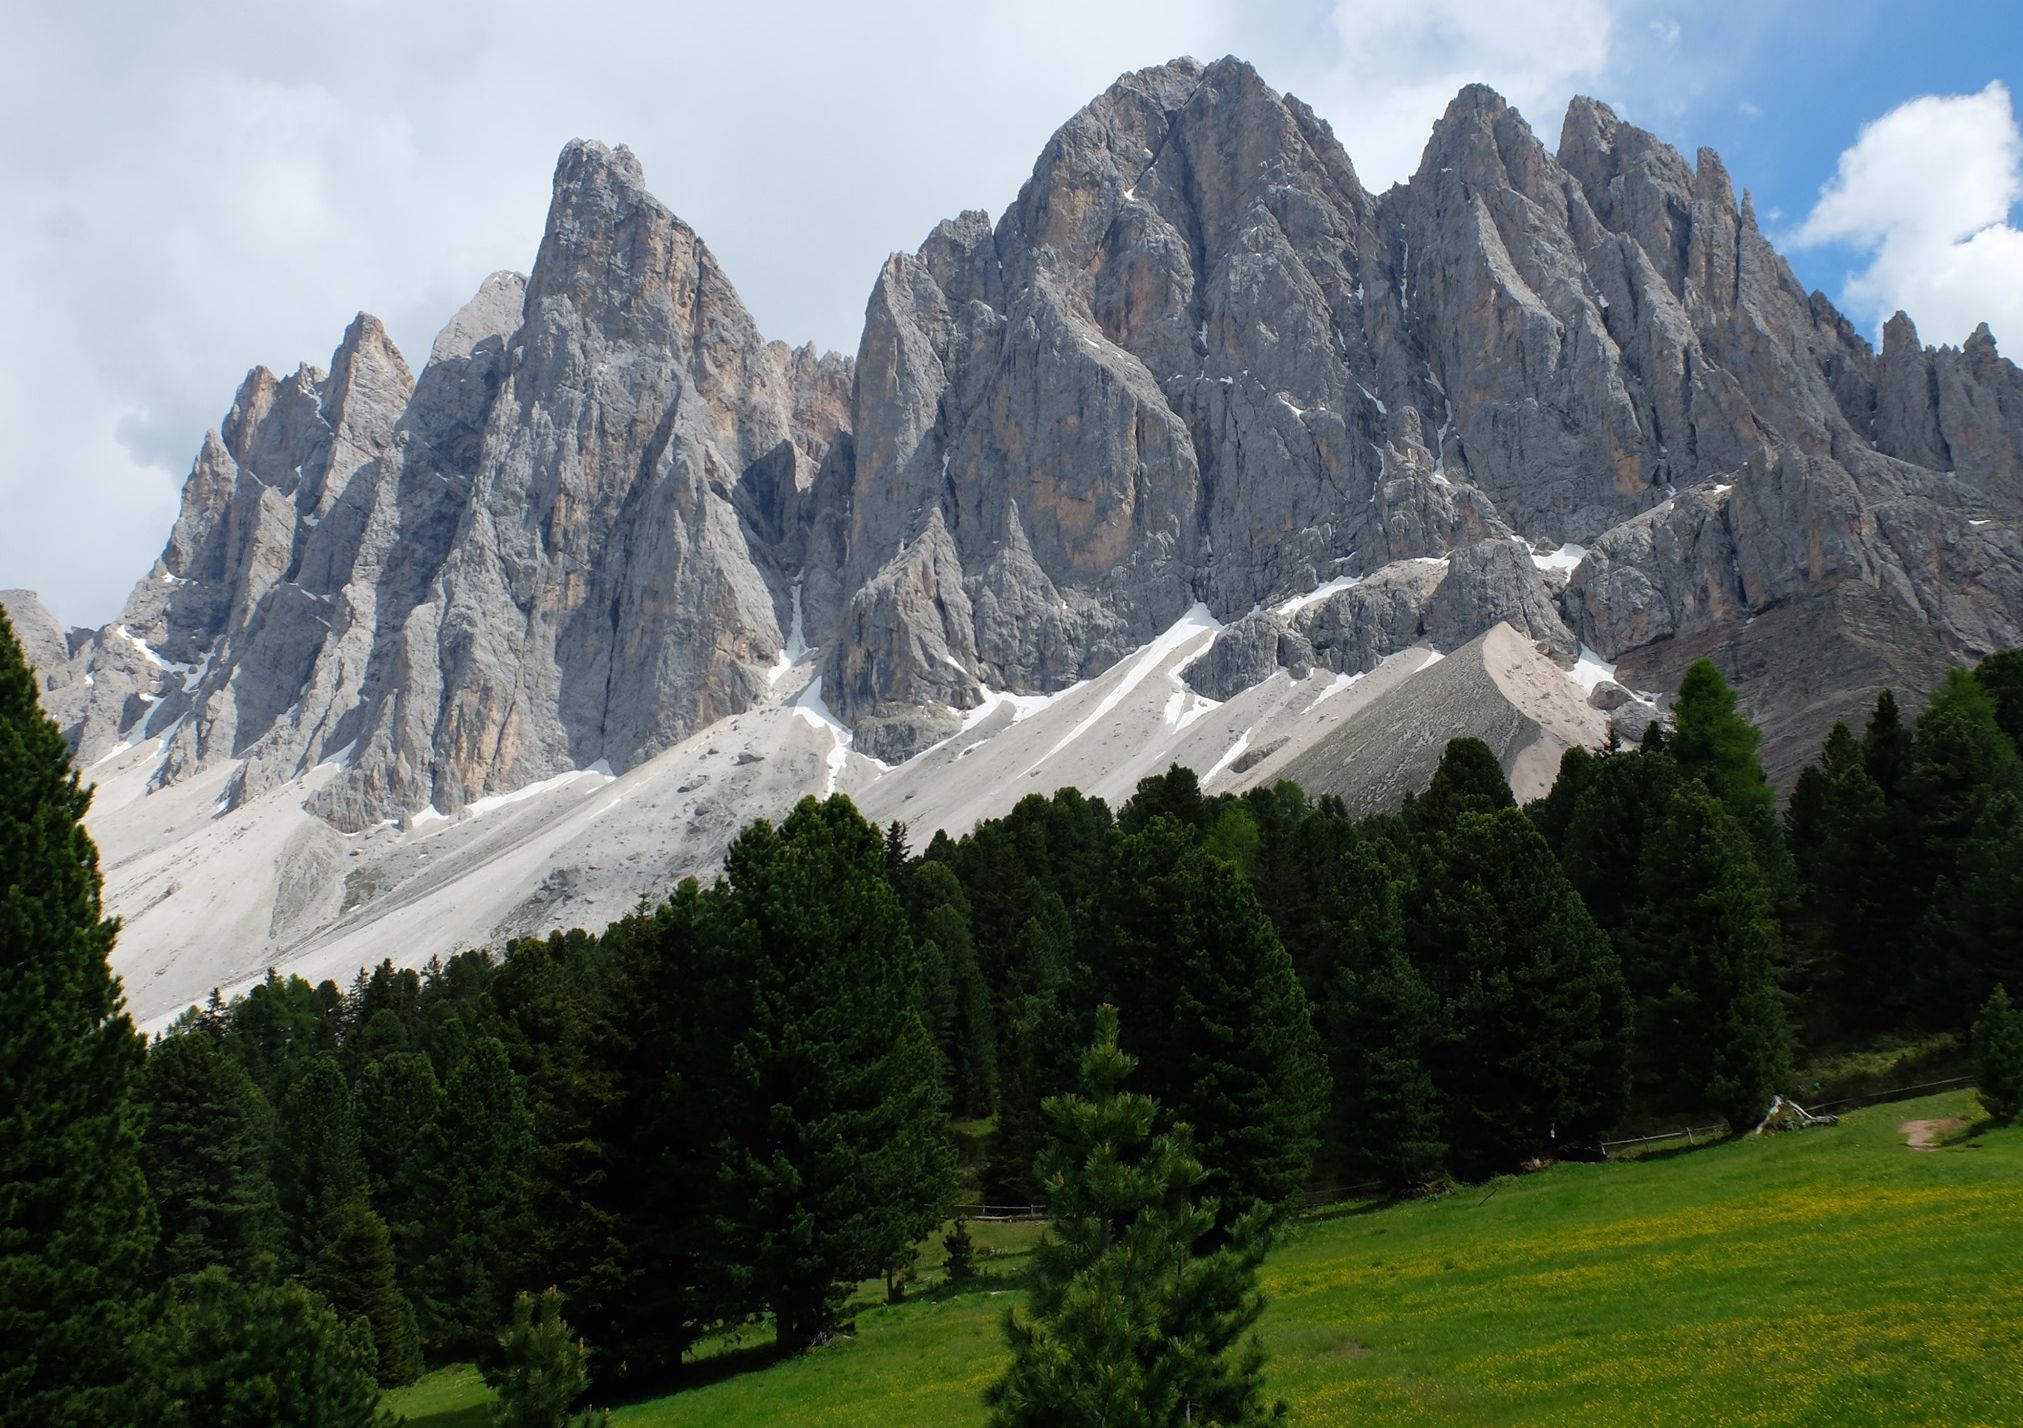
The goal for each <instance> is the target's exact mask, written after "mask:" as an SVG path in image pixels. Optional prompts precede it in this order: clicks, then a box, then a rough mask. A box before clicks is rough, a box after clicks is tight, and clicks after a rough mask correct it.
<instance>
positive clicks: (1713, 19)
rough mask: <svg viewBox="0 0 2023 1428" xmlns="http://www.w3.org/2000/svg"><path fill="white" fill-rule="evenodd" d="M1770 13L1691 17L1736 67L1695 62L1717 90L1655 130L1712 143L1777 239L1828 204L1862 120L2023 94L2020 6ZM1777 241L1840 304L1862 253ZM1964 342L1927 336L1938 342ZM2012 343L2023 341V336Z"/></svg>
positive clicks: (1692, 39) (1693, 30) (1875, 3)
mask: <svg viewBox="0 0 2023 1428" xmlns="http://www.w3.org/2000/svg"><path fill="white" fill-rule="evenodd" d="M1760 9H1761V11H1762V14H1761V15H1760V16H1758V17H1757V18H1756V19H1755V20H1753V21H1745V20H1741V19H1738V18H1736V17H1734V16H1723V15H1721V14H1719V13H1718V12H1716V13H1714V14H1712V15H1709V16H1706V17H1705V18H1702V19H1700V20H1697V21H1696V20H1695V19H1693V18H1692V17H1691V16H1690V15H1689V14H1686V13H1684V12H1683V10H1682V14H1681V20H1680V23H1681V25H1682V27H1683V28H1684V29H1685V31H1686V37H1687V42H1688V43H1689V44H1693V45H1695V46H1706V47H1707V48H1709V49H1712V50H1719V49H1720V48H1722V47H1723V46H1724V45H1727V44H1729V43H1733V44H1734V49H1733V51H1732V53H1733V55H1734V57H1735V62H1733V63H1731V64H1727V65H1723V64H1720V63H1717V62H1715V61H1714V59H1713V58H1711V57H1709V58H1705V59H1700V60H1697V61H1695V63H1697V64H1699V65H1700V67H1701V68H1702V72H1703V73H1705V74H1707V75H1709V76H1710V77H1711V82H1710V83H1709V84H1708V86H1707V88H1706V89H1705V90H1704V91H1703V92H1701V93H1700V94H1699V95H1697V96H1696V97H1695V100H1694V102H1693V103H1691V104H1689V105H1684V106H1681V107H1679V108H1677V109H1676V110H1671V109H1670V106H1663V107H1660V108H1658V111H1657V112H1654V113H1652V114H1650V115H1647V116H1645V118H1644V122H1645V123H1647V124H1648V125H1649V127H1651V128H1652V129H1653V130H1655V131H1656V132H1657V133H1659V134H1661V135H1663V136H1664V137H1665V138H1666V139H1668V140H1670V141H1671V142H1672V143H1673V144H1675V145H1678V146H1680V147H1681V148H1683V149H1685V150H1687V151H1688V152H1689V153H1690V152H1691V151H1692V150H1693V149H1695V148H1698V147H1699V146H1701V145H1705V146H1707V147H1709V148H1713V149H1716V150H1718V151H1719V152H1720V154H1721V156H1722V159H1723V161H1724V162H1726V164H1727V165H1728V170H1729V172H1730V173H1731V174H1733V175H1734V176H1735V180H1736V182H1737V184H1739V185H1743V186H1746V187H1748V188H1749V189H1751V190H1752V191H1753V192H1754V194H1755V196H1756V206H1757V211H1758V214H1759V215H1760V216H1761V217H1762V219H1763V223H1764V227H1765V229H1766V231H1768V232H1770V233H1771V234H1772V236H1773V237H1776V238H1779V239H1780V240H1781V239H1783V238H1785V237H1787V236H1788V231H1789V229H1791V228H1793V227H1795V226H1796V225H1797V224H1798V223H1799V222H1800V221H1802V219H1803V218H1804V216H1805V215H1806V214H1807V213H1808V212H1809V211H1810V209H1811V208H1812V206H1813V204H1814V203H1815V202H1816V201H1817V200H1818V198H1819V191H1820V187H1821V185H1822V184H1824V183H1825V182H1827V180H1828V179H1830V178H1831V177H1832V175H1833V173H1834V168H1835V164H1836V162H1837V161H1838V159H1839V157H1840V154H1841V153H1842V151H1843V150H1845V149H1847V148H1848V147H1849V146H1850V145H1852V144H1853V143H1854V142H1855V139H1856V137H1857V136H1858V135H1859V133H1860V131H1861V128H1862V126H1863V125H1864V124H1867V123H1870V122H1871V121H1873V120H1876V119H1878V118H1881V117H1882V116H1883V115H1885V114H1887V113H1889V112H1890V111H1891V110H1894V109H1896V108H1897V107H1898V106H1899V105H1901V104H1904V103H1906V102H1908V101H1910V100H1913V99H1916V98H1918V97H1919V96H1922V95H1931V94H1960V93H1967V92H1971V91H1978V90H1981V89H1982V88H1984V87H1985V86H1986V85H1987V84H1989V83H1990V82H1991V81H1992V82H2000V83H2003V84H2004V85H2006V86H2007V88H2008V89H2009V91H2010V93H2011V94H2012V95H2019V96H2023V3H2017V0H1937V2H1936V3H1920V0H1895V3H1890V0H1834V3H1791V2H1790V0H1784V3H1778V2H1777V0H1765V3H1764V4H1763V5H1761V7H1760ZM1738 32H1739V38H1738ZM1635 107H1636V106H1635V105H1634V104H1633V105H1632V108H1635ZM1667 110H1670V112H1666V111H1667ZM1933 162H1934V163H1943V162H1944V159H1943V156H1940V155H1936V154H1935V155H1934V156H1933ZM1773 212H1775V213H1778V214H1780V215H1781V219H1780V220H1773V219H1772V218H1771V217H1770V215H1771V214H1772V213H1773ZM2011 218H2012V221H2014V210H2013V208H2012V210H2011ZM1779 246H1780V247H1781V248H1783V249H1784V251H1785V256H1786V257H1787V258H1788V259H1790V261H1791V265H1792V267H1793V269H1794V270H1795V271H1796V272H1797V274H1798V276H1799V278H1800V280H1801V281H1803V282H1804V283H1805V284H1806V285H1807V286H1808V287H1813V288H1818V289H1821V290H1822V291H1824V292H1825V293H1826V294H1827V295H1828V296H1830V297H1833V298H1835V299H1836V300H1838V299H1840V298H1841V297H1842V295H1843V288H1844V285H1845V280H1846V277H1847V275H1848V272H1849V270H1850V269H1854V268H1858V267H1860V266H1861V264H1862V260H1863V256H1864V255H1863V254H1862V252H1861V251H1860V250H1859V249H1856V248H1853V247H1851V246H1849V245H1848V244H1845V243H1830V244H1823V245H1821V246H1818V247H1812V248H1793V247H1792V246H1791V245H1790V244H1789V243H1786V242H1782V241H1780V244H1779ZM2018 277H2019V279H2023V274H2019V275H2018ZM1989 315H1990V316H1992V314H1989ZM1869 327H1870V330H1871V331H1873V324H1869ZM1997 335H1998V336H2000V335H2001V334H2000V333H1999V331H1998V333H1997ZM1965 336H1966V333H1965V332H1938V331H1934V332H1928V333H1926V334H1925V337H1926V340H1927V341H1928V342H1942V341H1943V342H1954V343H1957V342H1959V341H1960V340H1961V339H1962V338H1963V337H1965ZM2015 340H2016V342H2017V343H2018V344H2019V346H2023V332H2019V333H2017V334H2016V337H2015Z"/></svg>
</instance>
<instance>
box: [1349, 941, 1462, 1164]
mask: <svg viewBox="0 0 2023 1428" xmlns="http://www.w3.org/2000/svg"><path fill="white" fill-rule="evenodd" d="M1329 1024H1330V1031H1331V1044H1330V1047H1329V1050H1330V1052H1331V1056H1330V1061H1331V1063H1332V1066H1333V1068H1334V1077H1335V1110H1334V1118H1333V1121H1334V1124H1333V1132H1334V1135H1333V1138H1334V1139H1335V1141H1336V1143H1337V1144H1338V1145H1340V1146H1341V1147H1342V1148H1343V1154H1342V1159H1343V1162H1344V1165H1345V1167H1346V1169H1347V1171H1348V1173H1350V1174H1352V1175H1356V1176H1369V1177H1371V1178H1374V1179H1376V1180H1378V1181H1380V1182H1382V1184H1383V1186H1384V1188H1385V1189H1386V1190H1389V1191H1392V1192H1399V1191H1410V1190H1417V1189H1421V1188H1423V1187H1425V1186H1427V1185H1429V1184H1432V1183H1434V1182H1436V1181H1438V1180H1439V1179H1440V1178H1441V1176H1442V1173H1443V1171H1444V1168H1445V1164H1446V1159H1447V1143H1446V1141H1445V1140H1444V1139H1443V1138H1442V1133H1441V1127H1442V1122H1443V1120H1444V1118H1445V1115H1446V1107H1445V1106H1444V1104H1443V1103H1442V1101H1441V1099H1440V1092H1439V1088H1438V1087H1437V1086H1436V1085H1435V1084H1434V1081H1433V1072H1432V1064H1433V1058H1434V1056H1435V1054H1436V1051H1437V1048H1438V1047H1439V1044H1440V1034H1441V1024H1440V1004H1439V1001H1438V999H1437V998H1436V997H1435V996H1434V995H1433V992H1432V990H1431V989H1430V988H1429V987H1427V985H1426V982H1425V979H1424V978H1423V977H1421V976H1420V975H1419V972H1418V970H1417V969H1416V968H1415V967H1413V966H1412V964H1411V962H1410V961H1409V960H1408V959H1407V958H1406V957H1405V956H1404V955H1403V954H1402V953H1393V954H1391V955H1390V956H1389V957H1388V958H1386V959H1385V960H1384V961H1383V962H1381V963H1380V964H1378V965H1376V966H1374V967H1371V968H1368V969H1367V970H1362V971H1357V970H1352V969H1349V968H1346V967H1345V968H1343V970H1342V972H1341V974H1340V978H1339V981H1338V984H1337V986H1336V989H1335V993H1334V997H1333V1004H1332V1008H1331V1012H1330V1016H1329Z"/></svg>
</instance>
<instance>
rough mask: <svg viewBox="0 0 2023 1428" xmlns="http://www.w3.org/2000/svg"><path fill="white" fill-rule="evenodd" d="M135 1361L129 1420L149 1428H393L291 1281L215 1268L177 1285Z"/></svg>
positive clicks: (366, 1372) (339, 1332) (330, 1319)
mask: <svg viewBox="0 0 2023 1428" xmlns="http://www.w3.org/2000/svg"><path fill="white" fill-rule="evenodd" d="M134 1360H135V1372H134V1379H133V1389H134V1393H135V1396H136V1398H137V1404H136V1410H137V1411H136V1414H135V1418H136V1421H138V1422H141V1423H146V1424H149V1425H152V1428H273V1425H275V1424H282V1423H285V1424H288V1425H290V1428H395V1423H396V1420H395V1418H394V1416H393V1415H392V1414H390V1413H382V1412H381V1411H379V1408H378V1404H379V1389H378V1387H377V1386H376V1385H375V1383H374V1382H373V1373H372V1365H371V1363H370V1361H369V1360H368V1359H367V1358H365V1357H362V1356H361V1355H360V1353H359V1352H358V1350H357V1348H356V1347H355V1346H354V1345H353V1344H352V1343H351V1342H350V1341H349V1340H348V1339H347V1337H346V1335H345V1333H344V1330H343V1329H342V1327H341V1326H340V1325H339V1323H338V1320H337V1316H336V1314H334V1313H333V1312H332V1311H331V1309H330V1306H329V1305H327V1304H326V1303H324V1302H323V1300H322V1299H320V1298H319V1297H317V1296H316V1295H314V1294H312V1293H310V1292H309V1291H308V1290H307V1289H304V1288H303V1287H302V1286H301V1285H299V1284H296V1283H293V1282H280V1283H277V1282H274V1281H272V1280H267V1279H258V1278H256V1279H253V1280H249V1281H241V1280H235V1279H233V1278H232V1277H231V1276H230V1275H228V1274H227V1273H226V1272H225V1270H224V1269H223V1268H222V1267H219V1266H214V1267H212V1268H210V1269H207V1270H205V1271H203V1272H202V1273H201V1274H199V1275H197V1276H195V1277H194V1278H192V1279H188V1280H184V1281H182V1282H181V1283H179V1284H178V1285H176V1286H174V1288H173V1290H172V1292H171V1296H170V1297H169V1299H168V1301H167V1303H166V1304H165V1306H164V1307H163V1309H162V1312H161V1313H160V1314H159V1316H158V1317H157V1318H156V1320H155V1322H154V1325H153V1327H152V1328H150V1329H149V1330H148V1332H147V1333H146V1334H145V1335H144V1336H142V1338H141V1339H140V1340H139V1341H138V1343H137V1344H136V1345H135V1351H134Z"/></svg>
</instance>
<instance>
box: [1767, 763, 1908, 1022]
mask: <svg viewBox="0 0 2023 1428" xmlns="http://www.w3.org/2000/svg"><path fill="white" fill-rule="evenodd" d="M1869 767H1870V765H1869V759H1868V757H1867V754H1866V752H1865V750H1864V749H1863V747H1862V745H1861V743H1860V742H1859V741H1858V740H1857V739H1856V738H1855V737H1854V734H1853V733H1852V732H1851V731H1850V730H1849V729H1848V728H1847V726H1846V725H1844V724H1836V725H1834V727H1833V731H1832V732H1831V733H1830V734H1829V735H1828V736H1827V740H1826V745H1825V747H1824V748H1823V749H1822V751H1821V754H1820V761H1819V763H1817V764H1815V765H1809V766H1807V768H1806V769H1805V771H1804V772H1803V773H1802V774H1801V775H1800V776H1799V782H1798V787H1797V788H1796V789H1795V790H1794V792H1793V795H1792V801H1791V808H1790V809H1789V811H1788V813H1787V815H1786V819H1785V826H1786V830H1787V839H1786V841H1787V843H1788V845H1789V847H1790V848H1791V852H1792V857H1793V860H1794V863H1795V865H1796V867H1797V869H1798V878H1799V890H1800V901H1799V913H1800V922H1801V926H1802V927H1803V929H1804V931H1805V934H1806V935H1807V936H1808V937H1809V938H1811V939H1812V940H1813V942H1814V949H1813V951H1814V958H1815V960H1816V961H1817V962H1818V963H1820V964H1821V965H1820V966H1819V968H1818V974H1817V976H1816V978H1815V979H1814V985H1815V986H1816V987H1817V988H1818V989H1819V990H1820V992H1821V994H1822V995H1823V996H1824V997H1825V998H1826V1000H1827V1001H1828V1002H1829V1003H1830V1004H1831V1005H1832V1007H1833V1009H1834V1012H1835V1016H1836V1019H1837V1020H1838V1021H1839V1023H1840V1024H1841V1026H1843V1027H1845V1028H1847V1029H1852V1030H1858V1031H1865V1032H1869V1033H1875V1032H1881V1031H1884V1030H1887V1029H1889V1028H1891V1027H1894V1026H1896V1025H1897V1024H1898V1023H1899V1022H1900V1020H1901V1018H1902V1014H1903V1009H1904V996H1905V991H1906V983H1907V981H1908V978H1907V977H1906V976H1905V969H1904V966H1903V958H1904V952H1905V949H1906V947H1907V946H1908V945H1909V942H1910V934H1911V929H1912V928H1914V927H1915V925H1916V910H1915V907H1914V906H1907V904H1908V899H1906V898H1905V896H1904V889H1903V886H1902V875H1901V872H1900V870H1899V868H1898V866H1897V856H1898V843H1899V840H1898V839H1897V837H1896V836H1895V833H1894V827H1893V823H1892V819H1891V812H1890V808H1889V804H1888V801H1887V800H1886V798H1885V797H1884V794H1883V791H1882V788H1881V786H1880V785H1878V784H1877V782H1876V780H1875V778H1874V776H1873V775H1872V774H1871V773H1870V771H1869Z"/></svg>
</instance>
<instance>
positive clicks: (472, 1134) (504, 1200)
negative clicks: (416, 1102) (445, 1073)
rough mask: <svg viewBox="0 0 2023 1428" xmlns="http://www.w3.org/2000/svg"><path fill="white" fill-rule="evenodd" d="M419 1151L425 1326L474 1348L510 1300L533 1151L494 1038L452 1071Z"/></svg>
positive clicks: (529, 1126)
mask: <svg viewBox="0 0 2023 1428" xmlns="http://www.w3.org/2000/svg"><path fill="white" fill-rule="evenodd" d="M414 1155H415V1167H416V1178H417V1181H418V1193H417V1195H416V1202H417V1203H416V1210H417V1214H418V1217H419V1220H420V1224H421V1227H422V1228H421V1235H420V1239H421V1243H422V1244H423V1245H424V1246H425V1247H426V1248H425V1250H424V1252H423V1254H422V1256H421V1258H420V1261H419V1262H418V1263H417V1264H416V1266H415V1269H414V1274H413V1277H412V1281H411V1282H412V1285H413V1288H414V1292H415V1301H416V1305H417V1309H418V1313H419V1317H420V1319H421V1321H422V1326H423V1332H424V1334H425V1336H426V1338H427V1340H428V1342H429V1344H430V1345H431V1347H432V1348H434V1349H439V1350H441V1351H442V1352H444V1353H445V1354H447V1355H450V1356H460V1355H463V1354H466V1353H475V1352H476V1351H477V1350H478V1349H479V1348H481V1347H482V1346H483V1344H484V1342H485V1340H486V1339H488V1338H489V1337H490V1335H491V1332H492V1330H493V1329H494V1328H495V1327H496V1326H497V1325H498V1324H499V1323H500V1322H501V1321H502V1320H503V1319H504V1318H505V1315H506V1311H507V1309H508V1307H509V1306H510V1305H511V1303H512V1290H513V1284H512V1280H511V1278H510V1277H509V1276H510V1272H511V1269H512V1264H513V1257H514V1254H515V1252H516V1251H517V1250H518V1249H519V1247H520V1246H521V1245H522V1244H523V1243H524V1241H525V1239H526V1235H527V1224H526V1216H527V1211H528V1204H527V1200H528V1183H527V1182H528V1176H529V1173H530V1172H531V1170H532V1168H533V1156H534V1134H533V1121H532V1118H531V1117H530V1116H529V1115H528V1113H527V1105H526V1101H525V1099H524V1098H523V1097H522V1095H521V1092H520V1083H519V1080H518V1078H517V1077H515V1076H514V1075H513V1068H512V1066H511V1065H510V1064H509V1063H508V1062H507V1060H506V1048H505V1047H504V1046H503V1045H501V1044H500V1042H499V1041H498V1039H497V1038H495V1037H483V1038H481V1039H480V1040H478V1041H477V1042H476V1043H475V1044H474V1045H473V1046H472V1047H471V1051H470V1054H469V1055H468V1056H466V1057H465V1058H464V1060H463V1062H462V1064H461V1065H459V1066H458V1067H457V1069H456V1070H455V1071H453V1072H451V1073H450V1084H449V1088H448V1090H447V1091H446V1092H445V1093H444V1095H443V1099H442V1104H441V1106H440V1108H439V1109H438V1110H437V1113H436V1116H435V1119H434V1120H433V1121H432V1122H431V1123H430V1124H429V1126H428V1127H427V1128H426V1129H425V1130H424V1131H423V1132H422V1134H421V1136H420V1139H419V1142H418V1144H417V1146H416V1148H415V1152H414Z"/></svg>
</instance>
